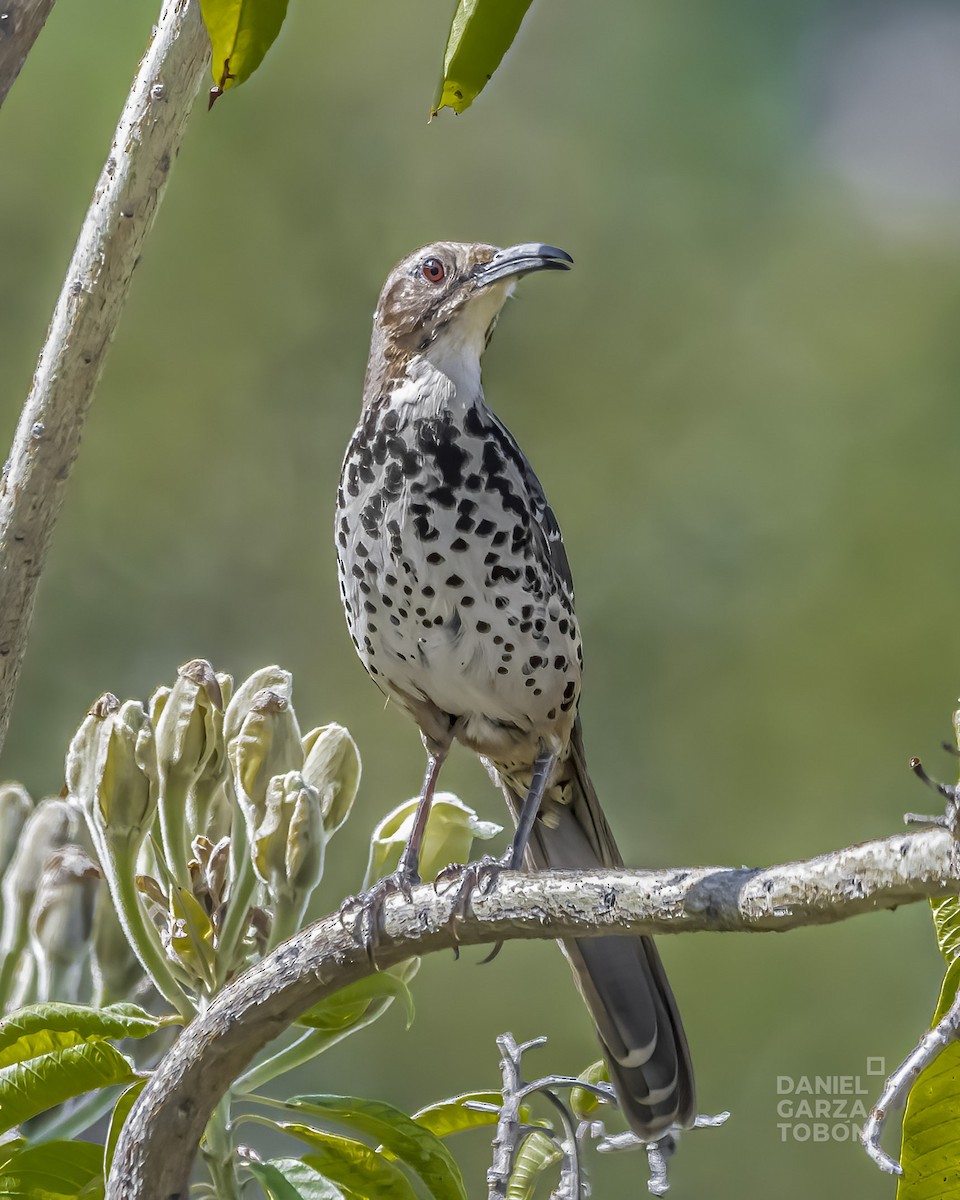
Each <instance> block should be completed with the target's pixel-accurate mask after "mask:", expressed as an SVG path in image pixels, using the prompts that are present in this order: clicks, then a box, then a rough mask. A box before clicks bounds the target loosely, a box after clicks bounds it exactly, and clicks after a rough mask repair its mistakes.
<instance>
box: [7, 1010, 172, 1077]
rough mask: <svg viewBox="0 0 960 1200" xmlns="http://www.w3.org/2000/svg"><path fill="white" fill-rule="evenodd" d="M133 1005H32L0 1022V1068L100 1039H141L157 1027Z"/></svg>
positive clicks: (158, 1023)
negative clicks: (100, 1006)
mask: <svg viewBox="0 0 960 1200" xmlns="http://www.w3.org/2000/svg"><path fill="white" fill-rule="evenodd" d="M161 1024H162V1022H161V1020H160V1019H159V1018H157V1017H153V1016H151V1015H150V1013H148V1012H144V1010H143V1009H142V1008H138V1007H137V1006H136V1005H135V1004H111V1005H109V1006H108V1007H107V1008H88V1007H87V1006H86V1005H84V1004H32V1005H30V1007H29V1008H21V1009H18V1010H17V1012H14V1013H11V1014H10V1015H9V1016H7V1017H4V1018H3V1020H2V1021H0V1067H6V1066H9V1065H10V1064H12V1063H17V1062H24V1061H25V1060H26V1059H28V1058H36V1057H37V1055H39V1054H45V1053H48V1052H50V1051H53V1050H57V1049H62V1048H64V1047H67V1046H77V1045H79V1044H81V1043H82V1042H86V1041H91V1040H95V1039H100V1038H124V1037H132V1038H143V1037H147V1036H148V1035H149V1034H151V1033H155V1032H156V1031H157V1030H158V1029H159V1028H160V1026H161Z"/></svg>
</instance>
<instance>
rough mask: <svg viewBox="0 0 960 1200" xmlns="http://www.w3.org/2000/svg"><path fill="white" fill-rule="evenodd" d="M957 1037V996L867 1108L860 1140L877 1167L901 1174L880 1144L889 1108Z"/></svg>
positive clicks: (900, 1100)
mask: <svg viewBox="0 0 960 1200" xmlns="http://www.w3.org/2000/svg"><path fill="white" fill-rule="evenodd" d="M958 1036H960V995H958V996H957V997H956V998H955V1000H954V1002H953V1004H951V1005H950V1008H949V1009H948V1010H947V1012H946V1014H945V1015H944V1017H943V1019H942V1020H941V1021H938V1022H937V1024H936V1025H935V1026H934V1027H933V1029H931V1030H929V1031H928V1032H927V1033H925V1034H924V1035H923V1037H922V1038H921V1039H920V1041H919V1042H918V1043H917V1045H916V1047H915V1048H914V1049H913V1050H911V1051H910V1053H909V1054H908V1055H907V1057H906V1058H905V1059H904V1060H903V1062H902V1063H901V1064H900V1066H899V1067H897V1069H896V1070H895V1071H894V1072H893V1074H892V1075H890V1077H889V1078H888V1079H887V1082H886V1083H885V1084H884V1086H883V1091H882V1092H881V1093H880V1099H879V1100H878V1101H877V1102H876V1104H875V1105H874V1106H873V1108H872V1109H871V1110H870V1115H869V1116H868V1117H867V1120H866V1122H865V1123H864V1126H863V1132H862V1134H861V1135H860V1140H861V1141H862V1142H863V1147H864V1149H865V1150H866V1152H867V1153H868V1154H869V1155H870V1157H871V1158H872V1159H873V1161H874V1162H875V1163H876V1164H877V1166H878V1167H879V1168H880V1169H881V1171H888V1172H889V1173H890V1174H891V1175H902V1174H903V1168H902V1167H901V1166H900V1164H899V1163H898V1162H897V1160H896V1159H894V1158H891V1157H890V1155H889V1154H887V1152H886V1151H885V1150H884V1149H883V1148H882V1147H881V1145H880V1138H881V1136H882V1135H883V1127H884V1125H885V1124H886V1121H887V1117H889V1115H890V1113H891V1111H892V1110H894V1109H895V1108H899V1107H900V1106H901V1105H903V1104H904V1103H905V1102H906V1099H907V1094H908V1093H909V1091H910V1089H911V1088H912V1087H913V1085H914V1083H916V1081H917V1078H918V1076H919V1075H920V1073H921V1072H922V1071H924V1070H926V1068H927V1067H929V1066H930V1064H931V1063H932V1062H933V1060H934V1059H935V1058H936V1057H937V1055H939V1054H940V1052H941V1051H942V1050H944V1049H946V1047H947V1046H949V1045H950V1043H951V1042H955V1041H956V1040H957V1038H958Z"/></svg>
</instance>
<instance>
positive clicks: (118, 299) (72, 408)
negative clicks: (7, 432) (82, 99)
mask: <svg viewBox="0 0 960 1200" xmlns="http://www.w3.org/2000/svg"><path fill="white" fill-rule="evenodd" d="M3 11H4V10H3V9H2V8H0V13H2V12H3ZM209 58H210V42H209V39H208V37H207V34H206V30H205V29H204V28H203V25H202V23H201V21H200V14H199V6H198V4H197V0H164V3H163V7H162V10H161V13H160V18H159V20H158V22H157V25H156V27H155V30H154V34H153V38H152V41H151V43H150V46H149V48H148V50H147V53H146V54H145V55H144V57H143V59H142V61H141V62H140V66H139V68H138V70H137V74H136V78H135V79H134V82H133V86H132V88H131V90H130V94H129V96H128V98H127V102H126V104H125V105H124V109H123V112H122V114H121V116H120V122H119V124H118V125H117V130H116V133H115V135H114V140H113V146H112V148H111V150H110V154H109V156H108V158H107V161H106V164H105V166H104V168H103V172H102V174H101V176H100V179H99V181H98V183H97V187H96V190H95V192H94V195H93V200H92V201H91V204H90V208H89V209H88V211H87V215H86V218H85V220H84V223H83V227H82V229H81V231H80V236H79V239H78V240H77V245H76V249H75V250H74V253H73V258H72V260H71V262H70V266H69V268H68V270H67V276H66V280H65V282H64V285H63V290H62V291H61V293H60V297H59V299H58V301H57V306H56V309H55V310H54V314H53V318H52V320H51V322H50V328H49V330H48V332H47V340H46V343H45V344H44V347H43V349H42V351H41V353H40V358H39V361H38V363H37V369H36V373H35V375H34V377H33V384H32V386H31V388H30V394H29V396H28V397H27V401H26V404H25V405H24V407H23V412H22V413H21V415H20V423H19V425H18V426H17V431H16V434H15V436H14V441H13V446H12V448H11V451H10V457H9V459H8V461H7V463H6V464H5V466H4V468H3V475H2V478H0V749H2V747H3V739H4V736H5V735H6V731H7V725H8V723H9V720H10V710H11V707H12V705H13V696H14V692H15V691H16V686H17V680H18V678H19V675H20V667H21V664H22V662H23V655H24V651H25V649H26V643H27V634H28V632H29V628H30V619H31V617H32V615H33V605H34V600H35V598H36V591H37V584H38V582H39V579H40V573H41V571H42V570H43V566H44V561H45V559H46V554H47V549H48V547H49V545H50V539H51V537H52V535H53V529H54V525H55V524H56V520H57V516H58V515H59V512H60V508H61V505H62V503H63V496H64V492H65V489H66V485H67V480H68V478H69V475H70V469H71V467H72V466H73V463H74V460H75V459H76V457H77V451H78V449H79V445H80V435H81V432H82V430H83V423H84V420H85V419H86V415H87V411H88V410H89V407H90V401H91V399H92V398H93V391H94V388H95V387H96V384H97V380H98V379H99V377H100V372H101V370H102V368H103V363H104V359H105V358H106V354H107V349H108V347H109V345H110V341H111V339H112V338H113V334H114V330H115V329H116V327H117V323H118V321H119V319H120V313H121V312H122V311H123V306H124V303H125V301H126V298H127V292H128V290H129V287H130V280H131V278H132V276H133V271H134V268H135V267H136V265H137V261H138V259H139V257H140V253H141V250H142V248H143V243H144V239H145V238H146V236H147V234H148V233H149V231H150V228H151V226H152V225H153V219H154V217H155V215H156V212H157V208H158V207H159V204H160V200H161V197H162V195H163V190H164V187H165V185H166V182H167V178H168V176H169V174H170V167H171V165H172V163H173V161H174V159H175V158H176V154H177V149H178V147H179V145H180V139H181V136H182V133H183V128H184V125H185V123H186V119H187V116H188V115H189V112H190V108H191V106H192V104H193V101H194V99H195V97H196V95H197V92H198V91H199V89H200V86H201V83H202V81H203V78H204V75H205V72H206V71H207V69H208V64H209Z"/></svg>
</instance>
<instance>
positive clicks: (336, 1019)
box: [297, 971, 413, 1033]
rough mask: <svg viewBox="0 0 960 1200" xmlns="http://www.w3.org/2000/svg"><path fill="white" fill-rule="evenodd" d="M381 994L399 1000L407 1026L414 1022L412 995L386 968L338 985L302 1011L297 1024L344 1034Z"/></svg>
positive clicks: (360, 1018)
mask: <svg viewBox="0 0 960 1200" xmlns="http://www.w3.org/2000/svg"><path fill="white" fill-rule="evenodd" d="M384 997H390V998H391V999H393V1000H399V1001H400V1003H401V1005H402V1006H403V1011H404V1014H405V1015H406V1018H407V1028H408V1029H409V1028H410V1026H411V1025H412V1024H413V994H412V992H411V991H410V989H409V988H408V987H407V985H406V984H405V983H404V982H403V981H402V980H401V979H398V978H397V977H396V975H391V974H390V973H389V972H388V971H381V972H378V973H377V974H376V975H371V976H369V977H368V978H367V979H359V980H357V982H356V983H351V984H350V985H349V986H347V987H345V988H341V989H340V991H339V992H335V993H334V995H332V996H328V997H327V998H326V1000H321V1001H320V1003H319V1004H315V1005H314V1006H313V1008H311V1009H309V1010H308V1011H307V1012H305V1013H304V1014H303V1016H301V1017H299V1018H298V1020H297V1024H298V1025H306V1026H308V1027H309V1028H310V1029H322V1030H324V1031H325V1032H328V1033H343V1032H344V1031H345V1030H347V1029H349V1028H350V1027H351V1026H352V1025H356V1024H357V1022H358V1021H360V1020H362V1019H363V1017H365V1016H366V1014H367V1010H368V1009H369V1007H370V1005H371V1003H372V1002H373V1001H374V1000H379V999H382V998H384Z"/></svg>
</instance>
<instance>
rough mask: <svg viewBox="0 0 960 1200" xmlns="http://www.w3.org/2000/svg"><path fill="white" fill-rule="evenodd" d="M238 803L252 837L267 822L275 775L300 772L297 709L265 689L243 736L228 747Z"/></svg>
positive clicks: (245, 721) (242, 730)
mask: <svg viewBox="0 0 960 1200" xmlns="http://www.w3.org/2000/svg"><path fill="white" fill-rule="evenodd" d="M228 753H229V755H230V764H231V766H232V767H233V777H234V783H235V785H236V790H237V800H238V801H239V803H240V806H241V808H242V809H243V811H244V814H245V816H246V818H247V826H248V829H249V830H250V834H251V837H252V836H253V831H254V830H255V829H256V827H257V826H258V825H259V824H260V822H261V820H262V819H263V811H264V799H265V796H266V791H267V785H268V783H269V782H270V780H271V779H272V778H273V776H274V775H284V774H286V773H287V772H288V771H299V770H300V768H301V767H302V766H303V747H302V746H301V745H300V729H299V726H298V725H297V718H296V715H295V714H294V711H293V705H292V704H291V703H290V701H289V700H288V699H287V698H286V697H285V696H283V695H281V694H280V692H275V691H271V690H270V689H268V688H267V689H264V690H263V691H260V692H257V693H256V694H255V695H254V696H253V697H252V699H251V701H250V707H249V711H248V712H247V715H246V716H245V717H244V719H243V723H242V725H241V726H240V732H239V733H238V734H237V735H236V737H235V738H233V740H232V741H231V742H230V743H229V745H228Z"/></svg>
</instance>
